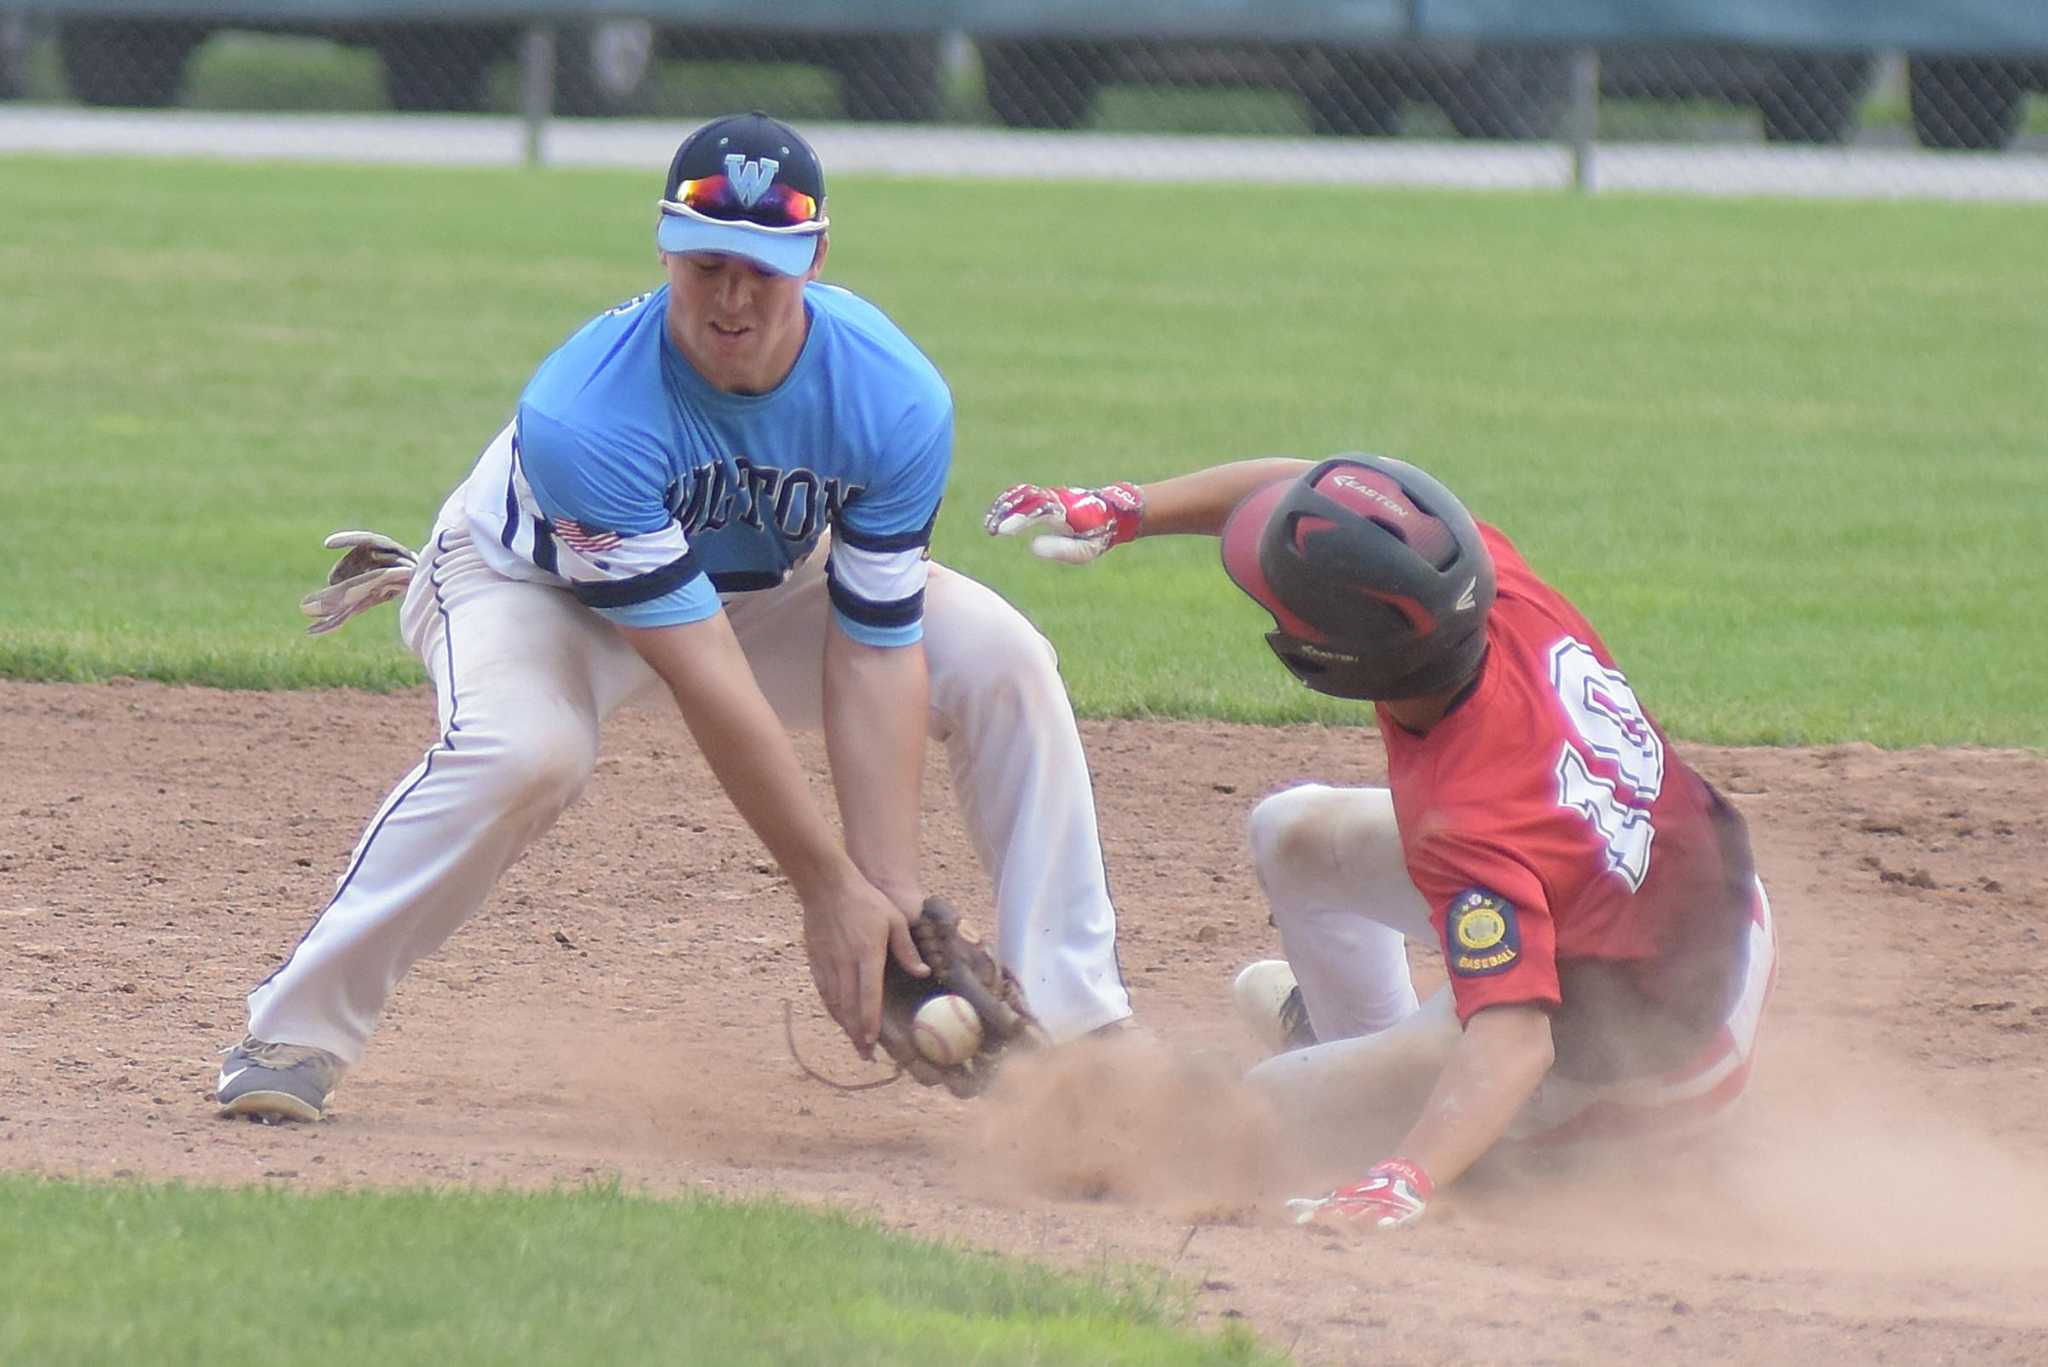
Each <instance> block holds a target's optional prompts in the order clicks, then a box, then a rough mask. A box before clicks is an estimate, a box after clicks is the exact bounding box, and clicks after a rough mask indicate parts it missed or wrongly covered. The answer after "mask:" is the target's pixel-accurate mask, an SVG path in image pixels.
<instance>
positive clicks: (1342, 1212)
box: [1287, 1158, 1436, 1229]
mask: <svg viewBox="0 0 2048 1367" xmlns="http://www.w3.org/2000/svg"><path fill="white" fill-rule="evenodd" d="M1434 1195H1436V1183H1434V1182H1432V1181H1430V1180H1429V1174H1428V1173H1426V1172H1424V1171H1423V1170H1422V1169H1421V1167H1419V1166H1418V1165H1416V1164H1414V1163H1411V1162H1409V1161H1408V1160H1407V1159H1405V1158H1389V1159H1387V1160H1386V1161H1385V1162H1382V1163H1376V1164H1374V1165H1373V1168H1372V1171H1370V1172H1368V1173H1367V1174H1366V1175H1365V1180H1364V1181H1363V1182H1360V1183H1358V1184H1357V1185H1356V1186H1350V1187H1339V1188H1337V1189H1336V1190H1335V1191H1333V1192H1331V1193H1330V1194H1329V1195H1328V1196H1320V1197H1306V1198H1296V1199H1295V1200H1292V1201H1289V1202H1288V1203H1287V1208H1288V1209H1289V1210H1291V1211H1293V1212H1294V1223H1296V1224H1297V1225H1305V1224H1308V1223H1310V1222H1311V1221H1313V1222H1314V1223H1316V1224H1319V1225H1340V1226H1353V1227H1363V1228H1366V1229H1400V1228H1401V1227H1402V1226H1404V1225H1412V1224H1414V1223H1415V1222H1416V1221H1417V1220H1420V1219H1421V1218H1422V1212H1423V1211H1424V1210H1426V1209H1428V1208H1429V1198H1430V1197H1432V1196H1434Z"/></svg>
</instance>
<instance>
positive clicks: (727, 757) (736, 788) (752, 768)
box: [624, 612, 860, 905]
mask: <svg viewBox="0 0 2048 1367" xmlns="http://www.w3.org/2000/svg"><path fill="white" fill-rule="evenodd" d="M624 630H625V635H626V639H627V640H628V641H630V642H631V643H632V645H633V648H634V649H635V650H637V651H639V652H640V655H641V657H642V658H643V659H645V660H646V661H647V663H648V664H649V665H651V666H653V668H654V672H655V673H657V674H659V675H660V676H661V677H662V680H663V682H665V683H666V684H667V685H668V687H669V691H670V692H671V693H672V694H674V695H675V700H676V706H677V707H678V708H680V709H681V711H682V714H683V721H684V723H685V724H687V725H688V726H689V728H690V734H691V735H692V736H694V737H695V738H696V741H697V746H698V748H699V749H700V750H702V751H703V753H704V758H705V760H706V762H708V763H709V764H710V765H711V772H712V773H713V774H714V775H716V776H717V778H718V781H719V783H720V785H721V786H723V787H724V789H725V791H726V795H727V796H729V797H730V798H731V799H732V803H733V806H734V807H736V808H738V809H739V813H740V815H741V816H742V817H744V818H745V819H746V822H747V824H748V825H749V826H751V827H752V828H753V830H754V833H755V834H756V835H758V836H760V837H761V843H762V844H764V845H766V846H767V847H768V851H769V853H770V854H772V855H774V856H775V862H776V863H777V864H779V865H781V867H782V871H783V873H784V874H785V875H786V876H787V877H788V878H789V880H790V882H791V884H792V885H794V887H795V889H796V893H797V896H798V897H799V898H800V899H802V900H803V901H804V902H805V903H806V904H807V905H808V904H811V903H813V902H815V901H819V900H823V899H829V898H831V897H833V896H834V895H836V893H835V890H836V889H837V888H840V887H843V886H844V885H845V884H846V883H847V882H848V880H850V879H858V878H859V876H860V875H859V872H858V870H857V869H856V868H855V867H854V865H853V862H852V861H851V860H850V859H848V858H847V855H846V852H845V850H844V849H843V848H842V847H841V846H840V844H839V842H838V840H837V839H836V838H835V837H834V836H833V833H832V828H831V826H830V825H829V824H828V823H827V822H826V820H825V817H824V814H823V813H822V812H820V811H819V810H818V806H817V803H816V802H814V801H813V800H812V798H811V790H810V785H809V784H808V783H807V782H806V781H805V780H804V775H803V769H802V767H801V766H800V765H799V764H798V762H797V757H796V750H795V748H794V747H793V746H792V745H791V744H790V741H789V733H788V732H787V731H785V730H784V729H783V727H782V722H781V720H780V719H779V718H778V717H777V716H776V715H775V711H774V709H773V708H772V707H770V706H769V705H768V700H767V699H766V698H764V697H763V696H762V695H761V689H760V686H759V685H758V684H757V683H755V681H754V672H753V669H752V667H751V666H749V665H748V663H747V657H746V654H745V652H744V651H742V650H741V649H740V644H739V640H738V638H737V637H735V636H734V635H733V632H732V626H731V624H730V623H729V622H728V621H727V620H726V617H725V614H724V613H722V612H721V613H718V614H717V615H715V616H713V617H709V618H706V619H705V620H704V621H701V622H690V623H687V624H685V625H681V626H672V627H657V628H653V629H649V630H636V629H624Z"/></svg>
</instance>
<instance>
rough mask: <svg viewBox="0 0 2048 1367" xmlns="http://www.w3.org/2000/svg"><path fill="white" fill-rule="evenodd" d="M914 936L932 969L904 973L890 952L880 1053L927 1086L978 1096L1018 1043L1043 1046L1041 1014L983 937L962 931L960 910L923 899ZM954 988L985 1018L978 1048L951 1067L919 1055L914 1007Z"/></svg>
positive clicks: (933, 899) (884, 980) (937, 900)
mask: <svg viewBox="0 0 2048 1367" xmlns="http://www.w3.org/2000/svg"><path fill="white" fill-rule="evenodd" d="M910 938H911V939H912V940H914V941H916V942H917V952H918V954H919V955H920V956H922V957H923V959H924V961H925V963H926V965H928V966H929V967H930V968H931V971H932V973H931V976H930V977H929V978H917V977H913V976H911V975H910V974H909V973H908V972H906V971H905V970H904V969H903V967H902V966H901V965H899V964H898V963H897V962H896V960H895V958H894V957H893V956H892V957H891V958H890V959H889V960H888V963H887V966H886V967H885V968H884V970H883V976H882V1033H881V1041H880V1042H881V1045H882V1048H883V1050H884V1051H885V1052H886V1053H887V1054H888V1055H889V1057H890V1058H892V1059H894V1060H895V1061H896V1064H897V1066H898V1067H899V1068H901V1069H902V1070H903V1071H904V1072H906V1073H908V1074H910V1075H911V1076H912V1077H914V1078H916V1079H917V1080H918V1081H919V1082H922V1083H923V1084H924V1085H925V1086H927V1087H944V1088H945V1089H946V1090H947V1091H949V1092H951V1093H952V1094H953V1095H954V1096H960V1097H968V1096H976V1095H979V1094H980V1093H981V1092H982V1091H983V1090H984V1089H985V1088H987V1086H988V1085H989V1083H990V1082H991V1081H993V1080H994V1078H995V1070H996V1065H997V1063H998V1062H999V1061H1000V1060H1001V1058H1002V1056H1003V1054H1004V1053H1005V1051H1007V1050H1008V1049H1010V1048H1011V1047H1012V1046H1013V1045H1022V1046H1024V1047H1027V1048H1030V1047H1036V1046H1038V1045H1042V1044H1044V1043H1046V1035H1045V1031H1044V1030H1043V1029H1042V1028H1041V1027H1040V1026H1039V1024H1038V1018H1037V1017H1036V1016H1033V1015H1032V1014H1031V1010H1030V1008H1029V1007H1027V1006H1025V1005H1024V993H1023V991H1022V990H1021V989H1020V988H1019V987H1018V986H1017V980H1016V979H1015V978H1013V977H1011V976H1010V974H1009V971H1008V970H1007V969H1005V968H1004V967H1003V966H1002V965H1001V964H999V963H997V962H996V961H995V958H994V956H993V955H991V954H990V953H989V952H988V950H986V949H985V948H983V947H982V945H981V942H980V941H978V940H972V939H969V938H968V937H967V936H966V935H965V934H963V933H962V932H961V930H960V913H958V912H956V911H954V910H953V908H952V907H951V906H949V905H947V903H946V902H945V901H944V900H943V899H941V898H937V897H929V898H926V899H925V904H924V906H923V907H922V908H921V909H920V910H919V912H918V916H917V919H916V920H914V921H912V922H911V923H910ZM948 992H951V993H954V994H956V995H958V996H960V997H963V998H965V999H966V1001H967V1004H968V1005H969V1006H972V1007H973V1008H974V1013H975V1015H976V1016H978V1017H980V1018H981V1046H980V1047H979V1048H978V1049H976V1050H975V1052H974V1053H973V1054H971V1055H969V1056H968V1057H967V1058H965V1059H963V1060H962V1061H961V1062H959V1063H957V1064H954V1065H952V1066H950V1067H944V1066H941V1065H939V1064H936V1063H933V1062H932V1061H931V1060H930V1059H928V1058H926V1057H925V1056H924V1055H923V1054H922V1053H920V1052H918V1048H917V1042H916V1040H915V1039H913V1038H912V1032H911V1022H912V1021H913V1019H914V1018H915V1017H916V1015H917V1009H918V1008H919V1007H920V1006H923V1005H924V1004H925V1003H926V1002H928V1001H930V1000H931V999H932V998H933V997H937V996H942V995H944V994H945V993H948Z"/></svg>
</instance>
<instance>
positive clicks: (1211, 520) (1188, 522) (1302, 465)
mask: <svg viewBox="0 0 2048 1367" xmlns="http://www.w3.org/2000/svg"><path fill="white" fill-rule="evenodd" d="M1308 468H1309V462H1308V461H1305V460H1295V459H1293V458H1292V457H1288V456H1262V457H1258V458H1256V459H1253V460H1238V461H1232V462H1231V463H1230V464H1228V465H1212V466H1210V467H1209V468H1208V469H1206V470H1196V471H1194V472H1193V473H1192V474H1186V475H1175V476H1174V477H1173V478H1172V479H1163V480H1161V481H1159V482H1158V483H1157V484H1145V485H1141V486H1139V487H1140V488H1141V489H1142V490H1143V492H1144V495H1145V516H1144V518H1143V519H1142V520H1141V521H1140V522H1139V523H1138V535H1139V536H1176V535H1191V536H1220V535H1222V533H1223V523H1224V520H1225V519H1226V518H1228V517H1229V516H1230V510H1231V509H1232V508H1235V507H1236V506H1237V505H1238V504H1239V503H1241V502H1243V501H1244V499H1245V496H1246V495H1248V494H1250V493H1251V492H1252V490H1254V489H1257V488H1259V487H1261V486H1262V485H1266V484H1271V483H1272V482H1273V481H1274V480H1276V479H1292V478H1294V477H1295V476H1296V475H1299V474H1301V473H1302V472H1303V471H1305V470H1307V469H1308Z"/></svg>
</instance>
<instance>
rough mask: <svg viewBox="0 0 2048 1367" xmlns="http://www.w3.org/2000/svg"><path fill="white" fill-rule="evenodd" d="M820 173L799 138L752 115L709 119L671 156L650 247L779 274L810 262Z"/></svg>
mask: <svg viewBox="0 0 2048 1367" xmlns="http://www.w3.org/2000/svg"><path fill="white" fill-rule="evenodd" d="M830 223H831V220H830V219H828V218H826V217H825V172H824V169H823V168H822V167H820V166H819V165H818V154H817V153H816V152H813V151H812V150H811V145H810V144H809V143H808V142H805V141H804V139H803V135H802V134H800V133H798V132H797V131H796V130H795V129H794V128H791V127H790V126H789V125H788V124H786V123H784V122H782V120H780V119H771V118H769V117H768V116H767V115H766V114H763V113H761V112H760V111H758V110H756V111H755V112H754V113H751V114H728V115H727V116H726V117H724V118H722V119H713V120H712V121H711V122H710V123H707V124H705V125H704V126H703V127H702V128H699V129H698V130H697V131H696V132H694V133H692V134H690V136H689V137H687V138H684V139H683V145H682V146H681V147H678V148H677V149H676V155H675V158H674V160H672V161H671V162H669V166H668V185H667V188H666V189H665V190H664V191H663V193H662V196H661V226H660V227H659V228H657V229H656V230H655V234H654V240H655V241H656V242H658V243H659V244H660V245H661V249H662V250H663V251H665V252H729V253H731V254H732V255H734V256H744V257H746V258H748V259H749V260H751V261H755V262H758V263H760V264H761V265H763V266H766V267H767V268H768V269H769V270H771V271H774V272H776V273H777V274H780V275H802V274H804V273H805V272H806V271H808V270H810V268H811V262H812V260H813V259H815V257H816V256H817V249H818V235H819V234H820V233H822V232H824V231H825V229H826V228H827V227H828V226H829V225H830Z"/></svg>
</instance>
